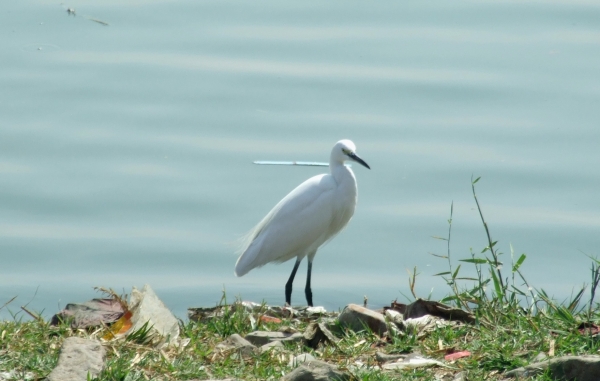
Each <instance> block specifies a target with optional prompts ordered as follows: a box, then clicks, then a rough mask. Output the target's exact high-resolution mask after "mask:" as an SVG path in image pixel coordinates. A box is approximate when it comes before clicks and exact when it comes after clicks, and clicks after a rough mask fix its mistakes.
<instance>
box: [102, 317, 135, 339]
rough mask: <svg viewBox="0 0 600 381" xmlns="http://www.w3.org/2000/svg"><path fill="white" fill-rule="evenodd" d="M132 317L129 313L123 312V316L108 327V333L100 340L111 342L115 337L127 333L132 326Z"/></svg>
mask: <svg viewBox="0 0 600 381" xmlns="http://www.w3.org/2000/svg"><path fill="white" fill-rule="evenodd" d="M132 316H133V314H132V313H131V311H125V313H124V314H123V316H121V317H120V318H119V320H117V321H116V322H114V323H113V324H112V325H111V326H110V328H109V330H108V332H107V333H106V334H105V335H104V336H102V338H103V339H104V340H112V339H114V338H115V337H116V336H117V335H121V334H124V333H125V332H127V331H129V329H130V328H131V325H132V324H131V317H132Z"/></svg>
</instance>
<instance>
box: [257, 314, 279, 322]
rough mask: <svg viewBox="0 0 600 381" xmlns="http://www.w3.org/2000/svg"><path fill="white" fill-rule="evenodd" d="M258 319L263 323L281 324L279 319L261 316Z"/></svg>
mask: <svg viewBox="0 0 600 381" xmlns="http://www.w3.org/2000/svg"><path fill="white" fill-rule="evenodd" d="M259 319H260V321H262V322H263V323H277V324H279V323H281V319H279V318H276V317H273V316H268V315H262V316H261V317H260V318H259Z"/></svg>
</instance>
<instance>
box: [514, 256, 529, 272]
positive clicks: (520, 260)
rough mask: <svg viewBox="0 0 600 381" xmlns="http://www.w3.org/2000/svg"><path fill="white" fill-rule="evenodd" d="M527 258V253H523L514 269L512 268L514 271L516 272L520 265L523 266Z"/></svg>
mask: <svg viewBox="0 0 600 381" xmlns="http://www.w3.org/2000/svg"><path fill="white" fill-rule="evenodd" d="M525 258H527V256H526V255H525V254H521V256H520V257H519V259H517V263H515V264H514V266H513V269H512V271H513V272H516V271H517V270H518V269H519V267H521V265H522V264H523V262H525Z"/></svg>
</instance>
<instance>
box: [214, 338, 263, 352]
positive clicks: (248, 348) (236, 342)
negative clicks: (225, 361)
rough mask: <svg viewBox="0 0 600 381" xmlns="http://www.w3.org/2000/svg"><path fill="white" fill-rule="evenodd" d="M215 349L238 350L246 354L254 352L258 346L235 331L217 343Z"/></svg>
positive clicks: (224, 350)
mask: <svg viewBox="0 0 600 381" xmlns="http://www.w3.org/2000/svg"><path fill="white" fill-rule="evenodd" d="M215 349H216V350H217V351H219V352H227V351H233V350H238V351H240V352H241V353H242V354H244V355H249V354H252V353H253V352H254V351H255V350H256V347H255V346H254V345H252V343H250V342H249V341H248V340H246V339H244V338H243V337H242V336H240V335H238V334H237V333H234V334H233V335H231V336H229V337H228V338H227V339H226V340H225V341H223V342H221V343H219V344H217V346H216V347H215Z"/></svg>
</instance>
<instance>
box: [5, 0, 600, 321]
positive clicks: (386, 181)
mask: <svg viewBox="0 0 600 381" xmlns="http://www.w3.org/2000/svg"><path fill="white" fill-rule="evenodd" d="M68 8H73V9H74V10H75V14H74V15H73V14H69V13H68V12H67V9H68ZM598 20H600V5H599V3H597V2H594V1H550V2H548V1H544V2H542V1H539V2H537V1H536V2H531V1H528V2H521V1H502V2H500V1H497V2H496V1H486V2H481V1H471V2H467V1H465V2H458V3H457V2H452V3H448V2H444V1H422V2H411V3H406V2H398V3H389V2H387V3H372V2H347V1H333V2H325V3H324V2H320V1H304V2H296V3H290V2H278V1H258V2H251V3H250V2H233V1H223V0H219V1H195V0H189V1H177V2H175V1H101V2H89V1H80V0H75V1H70V2H65V3H64V4H61V3H60V2H52V1H9V2H6V3H5V4H3V11H2V12H0V46H2V50H1V53H0V62H1V67H2V70H0V260H1V265H0V305H1V304H3V303H4V302H6V301H8V300H9V299H10V298H12V297H13V296H17V300H16V301H14V302H13V303H11V304H10V305H9V307H10V309H11V311H12V312H13V313H15V312H18V311H19V307H20V306H21V305H25V304H28V306H29V308H31V309H33V310H37V311H41V310H43V313H44V315H51V314H53V313H55V312H56V311H57V310H58V309H59V308H62V307H64V305H65V304H66V303H69V302H83V301H85V300H88V299H91V298H93V297H97V296H98V295H99V294H97V293H96V292H95V291H94V290H93V287H94V286H104V287H111V288H113V289H115V290H117V291H121V290H125V291H126V292H128V291H129V290H130V289H131V286H134V285H135V286H138V287H141V286H143V285H144V284H145V283H148V284H150V285H151V286H152V287H153V288H154V289H155V291H156V292H157V293H158V294H159V296H160V297H161V298H162V299H163V300H164V301H165V303H166V304H167V305H168V306H169V307H170V308H171V309H173V311H175V313H176V314H177V315H179V316H181V317H183V316H185V311H186V308H187V307H191V306H207V305H208V306H209V305H214V304H215V303H217V302H218V301H219V299H220V298H221V294H222V290H226V293H227V296H228V298H229V299H230V300H231V299H233V298H235V297H238V296H239V297H241V298H243V299H247V300H254V301H261V300H263V299H264V300H266V301H267V302H269V303H273V304H281V303H282V302H283V285H284V283H285V281H286V280H287V277H288V275H289V272H290V271H291V268H292V265H293V264H292V263H291V262H290V263H286V264H283V265H279V266H277V265H268V266H265V267H263V268H261V269H259V270H254V271H252V272H250V273H249V274H248V275H246V276H244V277H242V278H236V277H235V276H234V275H233V267H234V264H235V261H236V258H237V255H236V253H235V250H236V240H237V239H238V238H239V237H240V236H242V235H243V234H244V233H245V232H247V231H248V230H249V229H250V228H251V227H252V226H253V225H254V224H255V223H256V222H258V221H259V220H260V219H261V218H262V216H263V215H264V214H266V212H267V211H268V210H269V209H270V208H271V207H272V206H273V205H274V204H275V203H276V202H277V201H278V200H279V199H280V198H281V197H283V196H284V195H285V194H286V193H287V192H288V191H290V190H291V189H292V188H294V187H295V186H296V185H297V184H299V183H300V182H302V181H303V180H304V179H306V178H308V177H310V176H312V175H315V174H318V173H320V172H322V171H324V170H325V169H324V168H314V167H312V168H311V167H274V166H255V165H252V161H253V160H257V159H265V160H315V161H326V160H327V159H328V157H329V152H330V149H331V147H332V145H333V144H334V143H335V142H336V141H337V140H339V139H342V138H349V139H352V140H354V142H355V143H356V145H357V147H358V153H359V154H360V155H361V157H363V158H364V159H365V160H366V161H367V162H368V163H369V164H370V165H371V167H372V170H371V171H369V170H367V169H365V168H362V167H360V166H356V165H355V166H353V169H354V171H355V174H356V177H357V179H358V183H359V203H358V206H357V210H356V213H355V216H354V219H353V220H352V222H351V223H350V224H349V226H348V228H347V229H346V230H345V231H343V232H342V233H341V234H340V235H339V236H338V237H337V238H336V239H334V240H333V241H332V242H331V243H329V244H328V245H327V246H325V247H324V248H322V250H320V252H319V254H318V255H317V257H316V259H315V263H314V271H313V292H314V297H315V303H316V304H320V305H324V306H325V307H327V308H329V309H337V308H339V307H342V306H344V305H345V304H346V303H349V302H361V301H362V299H363V296H364V295H366V296H368V298H369V301H370V303H371V304H372V305H373V306H381V305H383V304H385V303H389V301H391V300H393V299H396V298H398V299H399V300H405V299H404V295H408V294H409V293H410V292H409V290H408V283H407V270H411V269H412V268H413V267H414V266H417V268H418V272H419V276H418V278H417V292H418V293H419V295H420V296H424V297H426V296H428V295H429V294H430V292H431V293H432V296H433V297H441V296H444V295H446V294H447V293H448V291H449V290H448V289H447V287H446V286H445V285H444V283H443V281H441V279H439V278H438V277H435V276H433V275H434V274H436V273H439V272H442V271H445V270H446V269H447V267H446V262H445V261H444V260H441V259H438V258H436V257H433V256H432V255H430V253H437V254H446V246H445V242H444V241H440V240H436V239H434V238H432V236H446V235H447V233H448V223H447V220H448V218H449V214H450V205H451V203H452V202H454V216H453V231H452V240H451V253H452V256H453V258H455V259H460V258H465V257H468V256H469V253H470V250H471V248H472V250H473V251H475V252H480V251H481V249H483V248H484V247H485V246H486V237H485V233H484V230H483V227H482V225H481V222H480V220H479V216H478V213H477V210H476V209H475V204H474V201H473V197H472V194H471V189H470V184H471V177H472V176H474V177H479V176H481V177H482V179H481V180H480V182H479V183H478V184H477V194H478V197H479V200H480V202H481V205H482V208H483V212H484V215H485V218H486V219H487V221H488V223H489V226H490V228H491V232H492V237H493V239H494V240H498V241H499V243H498V248H499V250H500V251H502V252H504V253H505V254H504V261H505V263H509V262H510V252H511V245H512V248H513V249H514V252H515V255H520V254H521V253H527V255H528V258H527V261H526V262H525V264H524V265H523V268H522V270H523V271H524V273H525V275H526V276H527V278H528V280H529V282H530V283H531V285H533V286H534V287H537V288H543V289H545V290H546V291H548V292H549V293H550V294H553V295H555V296H556V297H557V298H558V299H562V298H566V297H568V296H569V295H570V294H571V292H572V290H573V288H576V287H577V286H580V285H581V284H582V283H584V282H586V281H588V278H589V275H588V274H589V271H588V268H589V264H590V260H589V259H588V258H587V257H586V255H591V256H594V255H600V253H599V252H598V247H600V245H599V243H600V242H599V234H598V230H599V228H600V203H599V202H598V196H597V194H598V189H599V185H600V174H599V171H598V168H599V161H600V149H599V148H598V147H599V143H600V126H599V121H600V72H599V68H600V23H598ZM105 24H108V25H105ZM304 269H305V267H304V266H303V267H301V270H300V273H299V275H298V277H297V282H296V288H295V292H294V294H293V298H292V299H293V301H294V302H295V303H304V295H303V292H302V289H303V282H304V271H305V270H304ZM505 271H508V266H506V268H505ZM507 274H508V272H507ZM0 316H3V317H7V316H10V315H9V312H8V310H7V308H4V309H3V310H1V311H0Z"/></svg>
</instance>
